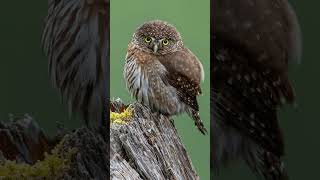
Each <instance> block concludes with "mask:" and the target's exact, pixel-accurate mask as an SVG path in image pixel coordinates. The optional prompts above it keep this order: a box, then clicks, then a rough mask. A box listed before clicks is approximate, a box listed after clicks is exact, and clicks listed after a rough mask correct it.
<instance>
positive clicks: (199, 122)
mask: <svg viewBox="0 0 320 180" xmlns="http://www.w3.org/2000/svg"><path fill="white" fill-rule="evenodd" d="M188 114H189V116H191V117H192V119H193V120H194V124H195V125H196V126H197V128H198V130H199V131H200V132H201V133H202V134H203V135H206V134H207V129H206V128H205V127H204V125H203V123H202V120H201V119H200V115H199V111H195V110H193V109H190V110H189V111H188Z"/></svg>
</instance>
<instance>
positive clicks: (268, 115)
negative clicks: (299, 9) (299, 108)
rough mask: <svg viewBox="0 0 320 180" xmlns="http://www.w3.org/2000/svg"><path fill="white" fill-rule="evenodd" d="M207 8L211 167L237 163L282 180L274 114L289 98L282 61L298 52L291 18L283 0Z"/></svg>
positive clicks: (235, 0) (228, 0) (226, 0)
mask: <svg viewBox="0 0 320 180" xmlns="http://www.w3.org/2000/svg"><path fill="white" fill-rule="evenodd" d="M211 5H212V14H211V21H212V35H211V43H212V46H211V47H212V49H211V50H212V51H211V54H212V57H213V63H212V68H211V75H212V77H211V118H212V123H211V127H212V131H211V132H212V134H211V137H212V138H211V139H212V144H211V150H212V165H213V168H214V169H216V170H217V169H219V168H221V166H223V165H225V164H228V163H229V162H230V161H232V160H236V159H243V160H244V161H246V162H247V163H248V165H249V166H250V167H251V168H252V170H253V171H254V172H255V173H256V174H257V175H259V176H263V177H264V178H265V179H266V180H287V179H288V176H287V172H286V170H285V165H284V163H283V161H282V157H283V155H284V142H283V137H282V133H281V129H280V127H279V123H278V117H277V111H278V108H279V107H280V106H282V105H283V104H285V103H292V102H293V101H294V97H295V95H294V91H293V88H292V86H291V84H290V82H289V78H288V63H289V61H297V60H299V58H300V54H301V44H300V43H301V41H300V29H299V25H298V22H297V18H296V16H295V14H294V12H293V10H292V8H291V7H290V5H289V4H288V2H287V1H286V0H255V1H247V0H243V1H242V0H220V1H219V0H214V1H213V2H212V3H211Z"/></svg>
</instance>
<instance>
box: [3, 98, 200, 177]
mask: <svg viewBox="0 0 320 180" xmlns="http://www.w3.org/2000/svg"><path fill="white" fill-rule="evenodd" d="M111 104H112V105H111V109H112V110H115V111H117V112H120V111H122V110H123V109H124V107H125V106H124V105H123V104H122V102H121V101H120V100H116V101H114V102H112V103H111ZM130 108H132V110H133V113H132V117H130V118H129V119H128V121H127V122H126V123H125V124H122V125H120V124H117V123H112V124H110V129H108V128H98V129H96V128H79V129H76V130H73V131H72V132H66V131H60V132H59V133H58V135H57V136H56V137H54V138H48V137H47V136H46V135H45V133H44V132H43V130H42V129H41V128H40V127H39V126H38V125H37V123H36V121H35V120H34V119H33V118H32V117H30V116H24V117H20V118H14V120H11V121H9V122H7V123H4V122H0V135H1V136H0V179H10V178H13V179H70V180H71V179H108V178H110V179H112V180H136V179H147V180H149V179H150V180H153V179H156V180H162V179H170V180H176V179H179V180H180V179H186V180H189V179H190V180H193V179H196V180H197V179H199V177H198V175H197V173H196V171H195V169H194V167H193V166H192V163H191V160H190V158H189V157H188V154H187V152H186V150H185V148H184V146H183V144H182V142H181V139H180V138H179V135H178V133H177V130H176V129H175V127H174V125H173V121H172V120H170V119H169V118H167V117H165V116H162V115H159V114H153V113H151V111H150V110H149V109H148V108H147V107H144V106H143V105H141V104H139V103H134V104H132V105H130ZM108 113H109V112H108ZM109 130H110V134H109V133H108V132H109ZM109 135H110V136H109ZM109 141H110V144H109ZM109 145H110V146H109ZM109 148H110V149H109ZM52 149H55V150H54V152H51V150H52ZM70 149H74V150H75V152H74V153H72V154H71V156H69V155H70V153H69V151H70ZM46 152H47V153H49V154H50V152H51V154H52V156H57V157H49V158H48V157H47V156H45V155H44V154H45V153H46ZM57 158H62V160H63V161H62V164H63V168H62V169H59V167H50V166H52V163H56V161H57ZM52 159H53V160H54V161H53V160H52ZM9 160H10V161H9ZM58 160H59V159H58ZM64 160H65V161H64ZM45 161H49V162H46V163H43V164H45V165H48V164H49V166H48V167H47V168H48V170H46V171H43V168H42V167H40V168H39V166H41V165H42V164H39V162H40V163H41V162H45ZM50 161H53V162H50ZM8 162H9V163H8ZM12 162H14V163H15V164H14V165H13V164H12ZM58 162H59V161H58ZM65 162H67V163H66V164H64V163H65ZM7 164H9V166H10V167H9V168H8V167H7V168H6V166H7ZM21 164H23V166H22V168H21V167H20V166H19V165H21ZM56 164H58V165H57V166H61V163H60V164H59V163H56ZM15 166H17V167H15ZM28 166H30V167H28ZM28 169H29V170H30V169H31V170H32V171H34V172H32V173H30V172H27V173H26V172H25V171H27V170H28ZM38 169H40V170H38ZM8 170H9V171H12V172H10V173H8ZM21 170H23V171H21ZM41 170H42V171H41ZM35 172H40V173H39V176H38V175H37V174H35ZM43 172H45V173H47V174H45V173H43ZM8 174H9V175H8ZM30 174H31V175H30ZM8 176H9V177H8Z"/></svg>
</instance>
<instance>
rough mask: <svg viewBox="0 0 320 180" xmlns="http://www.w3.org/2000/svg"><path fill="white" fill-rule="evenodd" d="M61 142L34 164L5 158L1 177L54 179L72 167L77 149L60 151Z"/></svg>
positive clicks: (1, 167)
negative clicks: (72, 160)
mask: <svg viewBox="0 0 320 180" xmlns="http://www.w3.org/2000/svg"><path fill="white" fill-rule="evenodd" d="M61 147H62V142H60V143H59V144H58V145H57V146H56V147H55V148H54V149H53V150H52V151H51V153H50V154H48V153H45V158H44V159H43V160H42V161H38V162H36V163H35V164H33V165H30V164H26V163H17V162H16V161H10V160H4V161H3V162H0V179H5V180H7V179H54V177H58V176H59V175H61V174H62V173H63V172H66V171H67V170H68V169H70V164H71V159H72V156H73V155H74V154H76V149H75V148H71V149H69V150H68V151H67V152H64V153H63V154H61V153H59V152H60V151H59V149H60V148H61Z"/></svg>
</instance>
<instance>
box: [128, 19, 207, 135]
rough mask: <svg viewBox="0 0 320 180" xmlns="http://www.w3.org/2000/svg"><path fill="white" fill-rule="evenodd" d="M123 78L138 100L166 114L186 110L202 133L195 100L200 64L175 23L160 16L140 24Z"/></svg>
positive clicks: (197, 93) (134, 36)
mask: <svg viewBox="0 0 320 180" xmlns="http://www.w3.org/2000/svg"><path fill="white" fill-rule="evenodd" d="M124 78H125V80H126V84H127V88H128V89H129V91H130V93H131V94H132V95H133V96H134V97H135V98H136V99H137V100H138V101H139V102H141V103H142V104H144V105H146V106H148V107H150V109H151V110H153V111H154V112H159V113H161V114H164V115H167V116H171V115H176V114H180V113H183V112H187V113H188V114H189V116H191V117H192V118H193V120H194V121H195V124H196V126H197V127H198V129H199V130H200V131H201V132H202V133H203V134H205V132H206V129H205V128H204V126H203V123H202V121H201V119H200V116H199V106H198V102H197V96H198V95H199V94H201V88H200V82H201V80H202V79H203V68H202V64H201V63H200V61H199V60H198V59H197V57H196V56H195V55H194V54H193V53H192V52H191V51H190V50H188V49H187V48H185V47H184V46H183V42H182V39H181V37H180V34H179V33H178V32H177V30H176V29H175V27H173V26H172V25H170V24H168V23H166V22H163V21H159V20H157V21H150V22H146V23H144V24H143V25H142V26H140V27H139V28H138V29H137V31H136V32H135V33H134V35H133V39H132V42H130V44H129V46H128V51H127V56H126V62H125V67H124Z"/></svg>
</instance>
